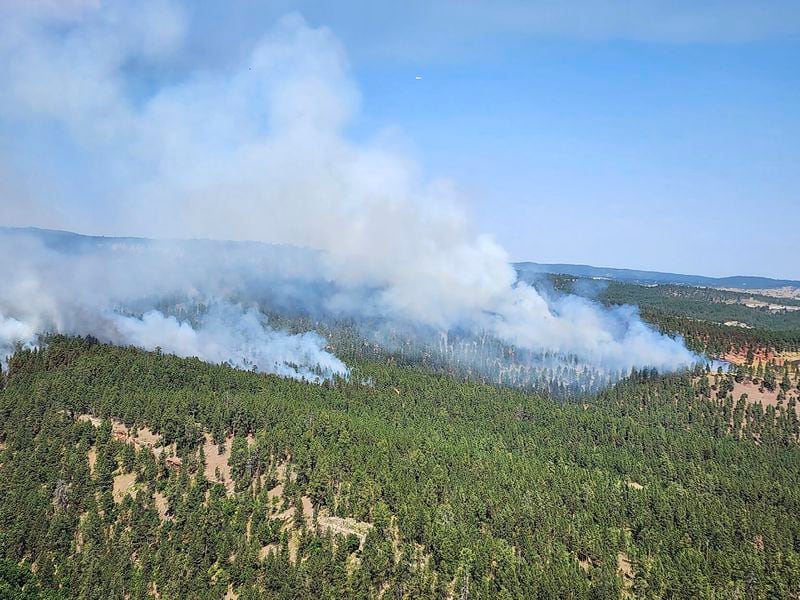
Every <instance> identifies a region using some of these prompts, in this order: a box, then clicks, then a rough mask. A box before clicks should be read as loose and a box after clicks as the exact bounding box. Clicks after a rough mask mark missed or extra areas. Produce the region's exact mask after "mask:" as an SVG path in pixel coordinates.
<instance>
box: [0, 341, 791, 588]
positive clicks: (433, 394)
mask: <svg viewBox="0 0 800 600" xmlns="http://www.w3.org/2000/svg"><path fill="white" fill-rule="evenodd" d="M5 379H6V381H5V385H4V388H3V390H2V392H1V393H0V442H2V446H3V450H2V453H0V557H2V558H4V559H6V560H9V561H12V562H13V563H14V564H19V565H22V566H24V567H26V568H33V571H34V572H35V573H36V577H37V578H39V580H40V581H41V582H42V583H44V584H46V585H47V586H48V587H50V588H52V589H54V590H58V591H60V592H61V593H63V594H65V595H66V596H67V597H74V598H146V597H153V595H154V593H155V591H158V593H159V594H160V597H162V598H222V597H223V596H224V595H225V593H226V592H227V591H228V590H229V589H231V590H233V591H235V592H237V593H238V594H239V597H240V598H287V599H288V598H309V597H315V598H341V597H348V598H351V597H352V598H377V597H383V598H445V597H458V598H464V597H468V598H537V597H539V598H553V597H573V598H609V597H620V596H622V595H624V594H633V595H636V596H639V597H648V598H668V597H674V598H686V597H693V598H712V597H720V596H730V597H735V596H739V597H790V596H792V595H797V594H798V592H800V554H798V549H799V548H800V517H798V515H800V450H799V449H798V445H797V444H796V443H795V441H794V440H795V439H796V430H795V428H794V427H795V426H794V425H790V424H789V422H788V421H787V419H788V417H787V416H786V415H785V413H784V411H780V412H778V411H774V410H773V411H772V412H770V411H768V410H766V409H764V410H762V411H761V414H760V415H758V414H757V413H758V411H755V412H753V413H752V415H751V414H750V413H748V417H747V420H748V422H749V423H750V424H749V427H750V429H749V430H748V431H747V433H746V434H742V435H740V434H739V433H738V432H734V431H733V429H732V428H730V427H727V428H726V427H725V426H724V423H725V421H726V419H727V418H728V417H727V413H726V410H727V408H726V407H727V405H728V400H727V397H728V394H724V397H725V400H724V401H722V400H721V399H720V398H719V397H716V396H714V394H711V393H709V395H708V396H706V395H705V393H704V392H703V391H702V390H701V389H700V384H699V383H698V382H697V381H696V380H697V375H692V374H685V375H675V376H668V377H661V376H657V375H654V374H652V373H641V374H635V375H634V377H633V378H632V379H630V380H627V381H626V382H624V383H621V384H619V385H618V386H616V387H614V388H612V389H610V390H608V391H607V392H605V393H603V394H601V395H600V396H598V397H597V398H595V399H594V400H593V401H591V402H580V403H567V404H563V403H562V404H557V403H553V402H552V401H550V400H548V399H544V398H541V397H538V396H536V395H532V394H528V393H523V392H520V391H515V390H511V389H507V388H503V387H497V386H489V385H484V384H480V383H475V382H464V381H456V380H453V379H452V378H448V377H446V376H443V375H436V374H431V373H430V372H428V371H426V370H424V369H421V368H412V367H403V366H397V365H393V364H386V362H385V361H382V362H363V363H359V364H356V365H354V366H353V376H352V377H351V379H350V380H349V381H336V382H333V383H331V384H326V385H322V386H318V385H308V384H304V383H302V382H296V381H289V380H284V379H280V378H277V377H274V376H267V375H260V374H255V373H248V372H241V371H236V370H233V369H230V368H227V367H225V366H214V365H208V364H205V363H202V362H200V361H197V360H191V359H178V358H175V357H173V356H167V355H162V354H159V353H147V352H142V351H138V350H135V349H132V348H115V347H109V346H105V345H101V344H97V343H96V342H95V341H94V340H86V339H68V338H53V339H52V340H51V341H50V344H49V345H48V346H47V348H46V349H44V350H38V351H27V350H21V351H19V352H17V353H16V354H15V355H14V357H13V358H12V359H11V361H10V363H9V367H8V372H7V374H6V378H5ZM701 379H702V378H701ZM718 391H719V390H717V392H714V393H715V394H716V393H718ZM733 410H734V411H735V410H736V405H734V408H733ZM754 410H755V409H754ZM80 414H92V415H96V416H98V417H101V418H110V417H113V418H115V419H118V420H120V421H122V422H124V423H125V424H127V425H128V426H129V427H131V428H135V427H141V426H144V425H147V426H149V427H151V428H152V429H153V430H155V431H156V432H158V433H159V434H160V435H162V436H163V438H164V440H165V443H172V442H174V443H175V444H176V452H177V454H178V456H179V457H180V458H182V462H181V465H180V467H178V468H176V467H174V466H173V467H171V466H169V465H168V464H166V463H165V461H164V460H163V454H162V456H161V458H160V459H158V460H156V459H155V457H154V456H153V454H152V452H151V451H150V450H149V449H146V448H142V449H138V450H134V449H133V448H132V446H130V445H128V444H124V443H122V442H119V441H118V440H116V439H114V437H113V436H111V435H110V425H109V424H108V423H107V422H106V423H105V424H104V425H103V426H101V427H99V428H95V427H94V426H92V425H90V424H89V423H87V422H84V421H79V420H77V419H76V416H77V415H80ZM770 419H771V421H770ZM743 422H744V419H743ZM203 431H209V432H212V433H213V435H214V437H215V438H216V439H217V440H218V441H221V440H223V439H224V438H225V436H226V435H229V434H233V435H234V436H235V438H234V447H235V449H236V451H235V452H234V455H233V456H232V458H231V462H232V473H233V476H234V478H235V480H236V485H235V489H234V491H233V493H232V494H231V495H228V494H226V493H225V490H224V488H223V487H222V486H221V485H220V484H212V483H210V482H209V481H208V480H206V479H205V477H204V476H203V469H202V468H201V467H200V460H201V459H200V457H199V456H198V454H197V452H198V447H199V445H200V443H201V439H202V437H201V436H202V432H203ZM247 434H251V435H252V436H253V438H254V442H253V443H252V444H251V445H248V444H246V443H245V436H247ZM90 449H93V451H94V452H96V463H95V465H94V468H93V469H92V468H90V466H89V462H88V458H87V455H88V453H89V450H90ZM282 461H287V462H288V463H289V465H290V466H289V469H290V470H291V472H292V477H291V478H290V480H289V481H287V484H286V488H285V489H284V493H283V495H284V501H283V502H284V503H285V506H282V507H281V509H284V508H287V509H288V508H291V507H296V506H298V505H299V503H300V500H301V497H302V496H307V497H308V498H310V499H311V500H312V502H313V505H314V507H315V508H316V509H321V508H322V507H325V508H326V509H327V510H328V511H330V513H331V514H332V515H335V516H338V517H343V518H344V517H351V518H354V519H357V520H359V521H365V522H368V523H371V524H372V525H373V527H372V528H371V529H370V532H369V534H368V535H367V538H366V540H365V541H364V544H363V546H362V547H359V544H358V541H357V540H354V539H352V537H351V538H346V537H343V536H335V535H331V534H322V533H317V532H316V530H315V529H314V527H313V525H306V524H304V523H302V522H299V523H298V525H297V526H298V527H299V528H300V530H301V532H302V534H301V537H300V540H301V541H300V544H299V547H298V548H296V549H294V550H291V551H290V550H289V549H288V548H287V540H286V538H285V535H282V534H281V532H280V530H279V528H278V527H277V526H276V523H275V522H274V520H273V513H272V512H270V509H269V508H268V505H269V499H268V498H267V497H266V494H267V488H269V487H270V485H272V484H273V483H274V482H275V479H274V477H275V465H276V464H278V463H280V462H282ZM128 472H131V473H135V476H136V480H137V484H136V486H137V489H138V493H137V494H136V497H135V498H130V497H128V498H126V499H125V500H124V501H122V502H115V501H114V499H113V498H112V492H111V490H110V487H111V481H112V480H113V476H115V475H118V474H120V473H128ZM261 475H264V476H265V477H267V482H266V483H265V484H264V485H263V486H261V484H260V483H258V481H260V479H259V477H260V476H261ZM156 494H160V495H161V496H163V497H164V498H166V499H167V504H168V509H167V511H168V517H167V518H166V519H162V518H160V517H159V512H158V508H157V506H156V504H155V497H156ZM315 518H316V517H315ZM300 521H302V520H300ZM266 544H274V547H275V548H276V550H275V551H274V552H271V553H268V554H267V556H266V557H265V558H262V557H261V555H260V554H259V550H260V549H261V548H262V547H263V546H264V545H266ZM293 552H296V556H295V557H294V560H292V553H293Z"/></svg>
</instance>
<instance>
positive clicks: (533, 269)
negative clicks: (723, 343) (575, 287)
mask: <svg viewBox="0 0 800 600" xmlns="http://www.w3.org/2000/svg"><path fill="white" fill-rule="evenodd" d="M514 268H516V270H517V273H519V276H520V278H521V279H523V280H531V279H536V278H537V277H540V276H541V275H545V274H554V275H555V274H561V275H572V276H574V277H589V278H592V279H609V280H613V281H624V282H627V283H638V284H641V285H654V284H678V285H694V286H702V287H715V288H740V289H774V288H781V287H787V286H791V287H800V281H796V280H792V279H772V278H771V277H755V276H749V275H733V276H731V277H704V276H703V275H680V274H678V273H661V272H659V271H636V270H634V269H614V268H611V267H592V266H590V265H570V264H544V263H536V262H518V263H514Z"/></svg>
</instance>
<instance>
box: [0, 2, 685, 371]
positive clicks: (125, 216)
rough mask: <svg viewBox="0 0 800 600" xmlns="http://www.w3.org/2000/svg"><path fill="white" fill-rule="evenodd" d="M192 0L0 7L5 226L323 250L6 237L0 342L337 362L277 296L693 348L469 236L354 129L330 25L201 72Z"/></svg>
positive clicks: (556, 339)
mask: <svg viewBox="0 0 800 600" xmlns="http://www.w3.org/2000/svg"><path fill="white" fill-rule="evenodd" d="M133 10H136V18H131V15H130V14H128V13H130V12H131V11H133ZM189 10H191V5H190V4H186V5H185V6H184V5H180V4H176V3H172V2H166V1H164V2H158V1H156V2H146V3H144V4H143V5H142V6H140V5H138V4H137V6H136V7H135V9H134V8H132V7H131V6H130V5H129V4H128V3H122V2H110V3H103V4H102V5H101V6H96V5H95V4H94V3H90V2H80V1H76V2H71V3H67V4H61V3H46V2H37V3H22V2H11V3H5V4H4V5H3V7H2V8H0V80H2V81H3V84H4V85H3V86H2V91H0V132H2V133H3V135H2V136H0V137H1V138H2V140H3V141H2V142H0V173H3V174H4V177H3V178H2V180H0V209H2V214H3V215H8V217H6V218H7V219H8V221H7V222H6V223H5V224H10V225H31V224H44V225H50V226H52V225H57V226H61V227H65V228H70V229H75V230H82V231H92V232H103V233H111V234H135V235H144V236H151V237H158V238H170V239H175V238H211V239H225V240H259V241H265V242H269V243H273V244H290V245H293V246H297V247H303V248H313V249H315V251H314V252H312V251H308V252H305V251H297V252H290V253H288V254H286V255H285V256H282V257H281V258H280V260H275V257H274V256H270V257H262V258H261V259H259V258H258V257H257V256H256V257H254V256H252V255H251V253H250V250H249V249H248V248H249V247H248V246H236V247H235V248H234V247H225V251H224V252H219V251H218V250H219V249H220V248H222V246H218V247H215V246H214V245H213V244H211V245H203V244H199V243H195V245H194V246H193V245H192V243H184V244H177V243H172V244H171V243H166V242H158V243H157V242H153V243H147V244H143V243H133V244H131V246H130V247H121V246H120V245H119V244H120V242H115V243H116V244H117V245H116V246H115V245H111V246H102V245H100V246H97V247H93V248H91V249H88V250H85V251H75V250H74V249H72V250H69V251H66V250H64V249H63V248H57V247H53V246H52V245H51V246H47V245H46V244H45V245H42V244H41V243H40V242H39V241H36V240H31V239H30V237H29V236H24V235H10V236H6V239H5V240H4V242H3V243H4V245H5V247H4V248H3V251H2V255H1V256H0V271H1V272H2V273H3V280H4V285H3V291H2V292H0V344H5V345H6V347H8V345H9V344H11V343H13V342H14V341H23V342H28V343H31V342H32V341H33V340H34V338H35V334H36V333H37V332H41V331H48V330H55V331H67V332H75V333H92V334H95V335H98V336H99V337H103V338H105V339H108V340H109V341H114V342H118V343H131V344H136V345H140V346H144V347H154V346H161V347H162V348H164V350H165V351H169V352H175V353H177V354H182V355H195V354H196V355H198V356H200V357H201V358H206V359H208V360H212V361H217V362H219V361H222V360H230V361H233V362H234V364H238V365H240V366H255V367H256V368H259V369H261V370H265V371H271V372H278V373H280V374H284V375H290V376H307V377H312V378H313V377H317V376H323V377H324V376H330V375H332V374H344V373H346V367H345V366H344V365H343V364H342V363H341V362H340V361H339V360H338V359H336V358H335V357H334V356H332V355H331V354H330V353H328V352H327V351H325V350H324V341H323V340H322V339H321V338H320V337H319V336H317V335H316V334H313V333H308V334H300V335H289V334H282V333H279V332H277V331H275V330H274V329H271V328H270V327H269V326H268V325H265V324H264V323H263V320H264V317H263V315H260V313H259V312H258V308H259V307H262V306H263V304H264V299H265V297H270V299H271V300H272V302H270V303H268V304H269V306H270V307H271V308H275V307H276V306H277V307H280V306H284V305H289V306H290V307H291V308H293V309H294V310H296V309H297V307H298V306H301V307H306V308H308V309H309V310H316V311H323V312H324V313H325V314H326V315H333V316H340V317H343V318H344V317H346V318H348V319H355V320H358V319H361V318H369V319H375V318H379V319H381V320H384V321H386V322H389V323H392V324H393V326H396V327H400V326H409V327H411V326H413V327H416V328H418V327H423V328H424V329H425V330H429V331H448V330H452V329H453V328H458V329H460V330H465V331H470V332H475V333H476V334H478V333H480V334H481V335H489V336H491V337H493V338H495V339H497V340H500V341H502V342H503V343H506V344H510V345H513V346H516V347H519V348H521V349H526V350H530V351H535V352H547V353H555V354H563V355H571V356H574V357H577V358H578V359H580V360H581V361H583V362H585V363H587V364H589V365H592V366H596V367H598V368H603V369H618V370H625V369H630V368H631V367H656V368H659V369H663V370H669V369H675V368H679V367H682V366H686V365H688V364H690V363H691V362H693V361H694V358H695V357H694V355H692V354H691V353H690V352H689V351H687V350H686V348H685V347H684V346H683V344H682V343H681V342H679V341H676V340H673V339H671V338H668V337H665V336H662V335H660V334H658V333H656V332H654V331H653V330H652V329H650V328H649V327H648V326H646V325H645V324H644V323H643V322H642V321H641V320H640V319H639V318H638V316H637V314H636V313H635V311H633V310H629V309H617V310H613V311H611V310H607V309H603V308H601V307H600V306H599V305H597V304H595V303H592V302H590V301H588V300H585V299H581V298H577V297H574V296H564V297H558V298H546V297H545V296H544V295H542V294H541V293H539V292H538V291H536V290H535V289H534V288H533V287H531V286H529V285H527V284H525V283H522V282H519V281H517V275H516V273H515V271H514V269H513V268H512V266H511V265H510V264H509V259H508V256H507V254H506V252H505V251H504V250H503V248H502V247H501V246H500V245H498V244H497V243H496V242H495V241H494V240H492V239H491V238H490V237H488V236H482V235H476V234H475V233H474V232H473V231H472V229H471V227H470V225H469V223H468V221H467V219H466V217H465V214H464V212H463V211H462V210H461V209H460V208H459V198H458V191H457V188H456V186H454V185H453V184H452V183H451V182H447V181H436V180H435V181H428V180H425V179H424V178H422V177H421V176H420V174H419V170H418V169H417V167H416V166H415V164H414V161H413V160H412V159H410V158H409V157H407V156H405V155H403V154H402V153H399V152H398V151H396V150H395V149H393V148H391V147H389V146H387V145H386V144H385V143H383V142H382V141H381V140H382V137H381V136H380V135H379V136H377V137H376V139H374V140H367V141H359V142H354V141H353V140H352V139H350V137H349V136H348V135H347V130H348V126H349V125H350V124H351V123H352V121H353V119H354V117H355V116H357V114H358V105H359V95H358V91H357V89H356V87H355V84H354V82H353V80H352V79H351V77H350V75H349V73H348V66H347V58H346V55H345V52H344V50H343V48H342V47H341V45H340V44H339V42H338V41H337V39H336V38H335V37H334V35H333V34H332V33H331V32H330V31H328V30H327V29H325V28H314V27H310V26H309V25H308V24H307V23H306V22H305V21H304V20H303V19H302V18H301V17H300V16H298V15H289V16H287V17H285V18H283V19H282V20H280V21H279V22H278V23H276V24H275V25H274V27H273V28H272V29H271V30H270V31H268V32H266V33H265V34H264V36H263V38H262V39H261V40H260V41H259V42H258V43H257V44H255V45H254V46H253V47H251V48H248V49H247V51H246V52H243V53H242V55H241V60H240V61H239V62H238V64H226V65H223V66H220V65H203V64H193V63H191V62H189V63H187V62H186V61H185V60H184V59H183V58H185V53H182V52H181V50H182V48H183V47H184V45H185V44H186V40H187V36H188V31H189V29H190V27H191V19H190V14H189V13H188V12H187V11H189ZM182 57H183V58H182ZM142 73H146V74H147V75H148V76H146V77H143V76H142ZM54 88H57V89H58V90H59V92H58V93H57V94H54V93H53V89H54ZM31 150H32V151H33V152H31ZM215 248H216V249H215ZM256 254H258V253H256ZM187 298H189V299H191V300H192V301H194V302H200V303H203V304H205V305H211V307H210V308H209V309H208V310H207V311H205V312H204V313H203V314H202V315H200V316H199V317H198V318H197V319H194V320H193V321H192V322H191V323H190V322H189V321H188V320H183V321H181V320H179V319H177V318H176V317H175V316H170V315H169V314H165V313H163V312H152V311H153V310H154V309H155V307H156V306H157V305H158V304H159V303H163V302H165V301H167V300H169V299H179V300H185V299H187Z"/></svg>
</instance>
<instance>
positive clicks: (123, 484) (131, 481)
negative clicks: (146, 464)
mask: <svg viewBox="0 0 800 600" xmlns="http://www.w3.org/2000/svg"><path fill="white" fill-rule="evenodd" d="M135 484H136V473H123V474H121V475H115V476H114V488H113V492H112V493H113V495H114V502H122V499H123V498H124V497H125V496H127V495H128V494H131V495H132V496H135V495H136V490H135V488H134V485H135Z"/></svg>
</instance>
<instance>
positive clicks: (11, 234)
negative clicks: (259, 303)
mask: <svg viewBox="0 0 800 600" xmlns="http://www.w3.org/2000/svg"><path fill="white" fill-rule="evenodd" d="M51 237H52V236H51ZM60 237H62V238H63V240H62V242H63V244H62V245H63V247H61V248H53V247H51V246H48V245H47V244H46V243H45V240H43V238H42V234H41V233H38V232H28V231H24V230H20V231H15V230H6V231H0V272H2V273H3V285H2V286H0V360H2V359H4V358H5V357H6V356H7V355H8V354H10V353H11V352H12V351H13V348H14V346H15V345H16V344H22V345H23V346H28V347H30V346H34V345H36V344H37V337H38V334H40V333H45V332H59V333H67V334H78V335H94V336H95V337H98V338H99V339H101V340H102V341H106V342H111V343H116V344H120V345H134V346H138V347H142V348H148V349H155V348H157V347H160V348H161V349H162V350H164V351H165V352H168V353H172V354H176V355H178V356H184V357H188V356H196V357H198V358H201V359H203V360H207V361H209V362H213V363H223V362H225V363H229V364H231V365H233V366H236V367H239V368H243V369H257V370H259V371H262V372H266V373H275V374H278V375H282V376H285V377H292V378H296V379H305V380H308V381H314V382H319V381H322V380H323V379H330V378H332V377H334V376H342V377H344V376H347V374H348V369H347V367H346V366H345V364H344V363H343V362H342V361H340V360H339V359H338V358H336V357H335V356H333V355H332V354H331V353H330V352H328V351H326V350H325V348H324V347H325V340H323V339H322V338H321V337H320V336H319V335H317V334H315V333H301V334H294V335H291V334H288V333H286V332H283V331H279V330H276V329H274V328H273V327H271V326H270V325H269V323H268V322H267V319H266V317H264V316H263V314H261V313H260V312H258V311H257V310H256V309H255V308H254V307H252V306H249V307H248V306H246V305H244V304H241V303H237V302H235V301H233V300H231V299H230V296H231V293H230V292H231V291H232V290H237V289H243V282H244V281H245V279H244V278H245V277H246V272H247V271H252V272H254V273H258V274H261V275H262V276H267V277H269V278H270V281H272V282H274V283H276V284H277V283H279V281H280V273H279V271H278V269H284V270H287V269H291V270H293V271H297V270H299V271H304V270H308V266H307V260H302V258H303V256H302V255H300V256H299V257H298V256H297V255H296V253H294V254H293V255H292V256H291V257H290V258H291V260H281V261H278V259H280V257H281V254H280V252H278V251H274V252H272V253H270V254H268V255H267V256H263V257H258V256H255V255H254V254H253V252H252V250H251V249H247V248H246V249H242V252H240V253H238V254H237V253H236V252H230V251H228V252H225V249H224V247H217V246H214V245H212V247H210V248H209V247H207V246H205V245H202V244H188V245H181V244H173V243H166V242H165V243H148V242H145V241H141V240H139V241H136V240H129V241H127V242H126V241H124V240H112V241H110V242H109V243H108V244H96V243H89V242H87V241H85V240H83V243H84V246H80V244H81V238H78V237H77V236H60ZM76 240H78V241H76ZM50 241H51V242H52V241H53V240H52V239H51V240H50ZM245 254H247V256H248V257H249V258H250V260H249V261H246V260H244V256H245ZM267 261H270V263H271V264H267ZM175 298H180V299H187V300H190V301H192V302H194V303H198V304H202V305H205V306H207V309H206V310H204V311H203V312H202V313H200V314H199V315H197V316H196V318H193V319H191V318H190V316H184V317H182V318H180V319H179V318H178V317H176V316H174V315H166V314H164V313H162V312H161V311H159V310H157V309H155V308H153V305H154V304H157V303H158V302H161V301H164V299H175ZM140 307H141V308H143V310H137V309H139V308H140ZM133 311H137V312H136V313H134V314H132V312H133Z"/></svg>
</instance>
